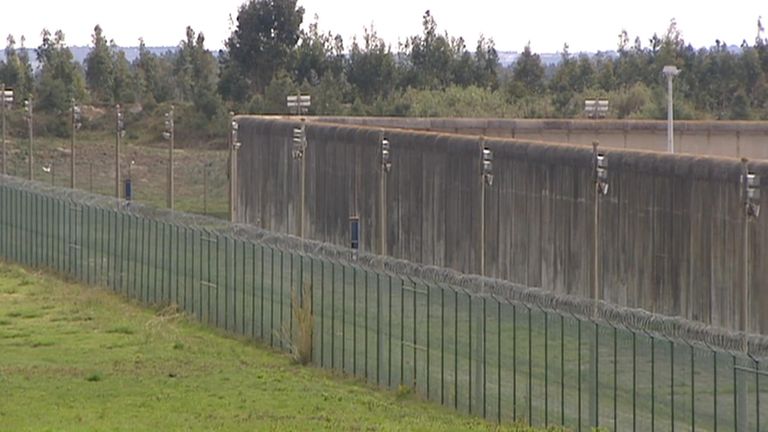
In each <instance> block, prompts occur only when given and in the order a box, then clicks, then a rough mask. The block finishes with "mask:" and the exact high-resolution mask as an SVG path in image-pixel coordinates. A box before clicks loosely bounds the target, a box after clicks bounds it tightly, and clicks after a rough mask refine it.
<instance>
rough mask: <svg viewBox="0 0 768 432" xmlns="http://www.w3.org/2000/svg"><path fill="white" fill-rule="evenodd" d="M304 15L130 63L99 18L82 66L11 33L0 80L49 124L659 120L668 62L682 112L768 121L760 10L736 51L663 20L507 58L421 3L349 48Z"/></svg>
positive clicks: (46, 40) (58, 127)
mask: <svg viewBox="0 0 768 432" xmlns="http://www.w3.org/2000/svg"><path fill="white" fill-rule="evenodd" d="M304 14H305V11H304V8H303V7H301V6H300V5H299V4H298V3H297V0H249V1H248V2H246V3H244V4H243V5H241V6H240V8H239V10H238V12H237V16H236V23H235V27H234V30H233V31H232V33H231V35H230V37H229V38H228V39H227V41H226V42H225V46H224V48H223V49H221V50H219V51H218V52H216V53H214V52H211V51H209V50H208V49H207V48H206V46H205V36H204V35H203V34H202V33H200V32H195V30H194V29H192V28H191V27H187V29H186V32H185V34H184V37H183V38H182V39H181V41H180V43H179V46H178V49H176V50H172V51H168V52H167V53H165V54H162V55H157V54H154V53H152V52H151V51H150V50H148V49H147V47H146V45H145V43H144V41H143V40H140V42H139V55H138V57H137V58H136V59H135V60H133V61H132V62H129V61H128V60H127V59H126V57H125V54H124V52H123V51H122V50H121V49H120V48H118V47H117V46H116V45H115V43H114V41H111V40H109V39H108V38H107V36H106V35H105V33H104V31H103V29H102V28H101V27H100V26H98V25H97V26H96V27H95V28H94V30H93V34H92V47H93V48H92V50H91V51H90V52H89V54H88V56H87V57H86V59H85V61H84V62H83V63H82V64H80V63H79V62H76V61H75V60H74V58H73V55H72V53H71V51H70V50H69V48H68V47H67V45H66V43H65V35H64V33H63V32H61V31H56V32H55V33H51V32H50V31H48V30H43V32H42V43H41V44H40V46H38V47H37V48H36V49H35V50H34V54H35V55H36V58H37V63H38V68H37V69H36V70H33V68H32V66H31V62H30V59H29V55H28V51H27V50H26V49H20V48H17V41H16V40H15V38H14V37H13V36H12V35H10V36H8V38H7V43H6V47H5V61H3V62H0V82H4V83H5V84H6V86H8V87H11V88H13V89H14V90H15V92H16V95H17V96H16V97H17V99H18V100H22V99H26V98H29V97H32V98H33V99H34V101H35V105H36V109H37V111H38V112H42V113H43V114H44V115H45V114H46V113H47V114H49V115H50V123H51V124H52V126H50V130H51V132H52V133H55V134H66V133H67V130H68V129H67V128H66V127H65V123H66V122H65V120H63V119H60V120H56V119H57V118H59V117H61V116H60V115H59V114H61V113H63V112H65V111H67V110H69V108H70V106H71V104H72V101H73V100H74V101H77V102H78V103H81V104H88V105H92V106H97V107H98V106H111V105H113V104H116V103H120V104H127V105H134V106H139V107H141V109H139V110H135V111H136V112H138V113H139V114H137V115H139V116H141V115H142V114H141V113H144V114H143V115H146V113H152V112H154V110H156V109H158V107H164V106H165V105H167V104H170V103H174V104H177V105H179V106H181V107H182V109H183V112H184V113H185V114H184V116H183V117H184V118H185V119H186V121H187V122H188V124H189V126H190V127H191V128H193V129H194V128H197V130H198V132H200V133H203V134H205V133H208V134H215V133H217V132H221V129H222V128H224V127H226V122H225V121H223V119H224V118H225V117H226V116H227V113H228V112H230V111H235V112H248V113H284V112H286V110H287V108H286V107H285V96H286V95H288V94H295V93H296V92H302V93H308V94H311V95H312V103H313V106H312V108H311V113H313V114H319V115H394V116H487V117H495V116H498V117H529V118H544V117H551V118H567V117H576V116H580V115H582V109H583V101H584V99H591V98H606V99H608V100H609V101H610V103H611V112H610V116H612V117H617V118H648V119H654V118H664V117H665V116H666V106H665V98H666V87H665V85H664V83H665V80H664V77H663V76H662V74H661V70H662V68H663V66H665V65H675V66H677V67H678V68H680V69H681V70H682V71H683V72H682V73H681V74H680V75H679V76H678V77H677V78H676V81H675V100H676V105H675V110H676V113H675V115H676V117H677V118H685V119H739V120H748V119H763V120H764V119H768V80H767V78H766V77H767V76H768V39H766V38H765V35H764V28H763V26H762V23H761V21H760V20H759V19H758V21H757V29H756V36H755V39H754V43H751V44H750V43H749V42H747V41H746V40H744V41H742V43H741V44H740V46H739V47H738V49H732V47H731V46H729V45H728V44H727V43H726V42H725V41H721V40H716V41H715V42H714V46H712V47H709V48H700V49H696V48H694V47H693V46H692V45H690V44H688V43H686V42H685V40H684V39H683V36H682V33H681V31H680V30H679V29H678V27H677V24H676V22H675V21H674V20H672V21H671V22H670V24H669V27H668V28H667V29H666V31H665V32H663V33H662V34H661V35H658V34H654V35H653V36H652V37H650V38H649V39H648V40H647V43H645V44H644V43H643V40H642V39H641V38H640V37H636V38H635V39H634V40H633V41H632V42H630V37H629V35H628V34H627V32H626V31H622V32H621V33H620V34H619V36H618V43H617V49H616V51H612V52H599V53H597V54H595V55H591V56H588V55H586V54H571V53H570V52H569V49H568V45H567V44H565V45H564V46H563V49H562V51H561V54H560V61H559V62H558V63H557V64H554V65H546V64H544V63H543V62H542V60H541V57H540V56H539V55H538V54H536V53H535V52H534V51H533V49H532V47H531V45H530V43H529V44H527V45H526V46H525V47H524V48H523V50H522V52H521V53H520V55H519V56H518V58H517V60H516V61H515V62H514V63H513V64H511V65H508V66H505V67H503V66H502V65H501V64H500V62H499V55H498V52H497V50H496V46H495V43H494V41H493V39H492V38H488V37H484V36H481V37H480V38H479V39H478V40H477V42H476V44H474V46H471V47H469V46H467V41H465V40H464V39H463V38H461V37H454V36H451V35H449V34H448V33H447V32H445V31H440V30H439V28H438V25H437V21H436V19H435V17H434V16H433V15H432V14H431V13H430V12H429V11H427V12H425V13H424V15H423V16H422V31H421V33H420V34H417V35H414V36H411V37H409V38H407V39H406V40H405V41H404V42H402V43H400V44H399V45H398V46H397V47H394V48H393V47H392V46H390V45H388V44H386V43H385V41H384V40H383V39H382V38H381V37H380V36H379V35H378V34H377V33H376V30H375V28H373V27H372V26H371V27H369V28H366V29H365V30H364V33H363V35H362V37H360V38H358V37H355V38H353V39H352V41H351V44H349V45H347V44H346V43H345V41H344V39H343V38H342V37H341V36H340V35H338V34H334V33H333V32H331V31H323V30H321V29H320V27H319V24H318V22H317V17H315V21H314V22H312V23H310V24H309V25H308V27H307V29H306V30H303V29H302V28H301V26H302V23H303V22H304V18H305V17H304ZM24 42H25V41H24V38H23V37H22V38H21V48H23V47H24ZM57 122H58V123H57ZM222 125H224V126H222Z"/></svg>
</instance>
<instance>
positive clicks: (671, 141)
mask: <svg viewBox="0 0 768 432" xmlns="http://www.w3.org/2000/svg"><path fill="white" fill-rule="evenodd" d="M662 72H663V73H664V76H666V77H667V151H668V152H669V153H674V152H675V126H674V109H673V108H674V106H673V103H672V79H673V78H674V77H676V76H677V74H679V73H680V69H678V68H677V67H675V66H664V69H662Z"/></svg>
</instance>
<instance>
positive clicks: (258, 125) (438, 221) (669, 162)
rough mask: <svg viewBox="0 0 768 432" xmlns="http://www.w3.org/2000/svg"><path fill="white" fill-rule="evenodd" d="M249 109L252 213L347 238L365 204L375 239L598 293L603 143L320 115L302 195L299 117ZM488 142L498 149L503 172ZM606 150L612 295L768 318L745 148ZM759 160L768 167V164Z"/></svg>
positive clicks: (712, 318) (605, 277) (761, 226)
mask: <svg viewBox="0 0 768 432" xmlns="http://www.w3.org/2000/svg"><path fill="white" fill-rule="evenodd" d="M238 120H239V123H240V138H241V141H242V143H243V145H242V147H241V149H240V150H239V151H238V156H237V173H238V174H237V182H238V187H237V202H236V209H237V210H236V217H237V219H238V221H241V222H246V223H249V224H254V225H257V226H259V227H262V228H265V229H268V230H273V231H277V232H281V233H288V234H294V235H299V234H300V233H301V232H302V229H303V235H304V237H306V238H310V239H314V240H319V241H323V242H330V243H334V244H339V245H347V246H348V245H349V243H350V241H351V239H350V229H349V220H350V217H352V216H357V217H359V220H360V225H361V243H360V248H361V249H362V250H365V251H371V252H375V253H386V254H389V255H392V256H394V257H397V258H402V259H406V260H410V261H414V262H418V263H423V264H427V265H434V266H440V267H448V268H452V269H456V270H459V271H462V272H467V273H475V274H485V275H487V276H490V277H495V278H501V279H506V280H509V281H512V282H515V283H520V284H524V285H527V286H532V287H541V288H543V289H546V290H550V291H554V292H557V293H564V294H572V295H579V296H584V297H587V298H591V297H592V295H593V294H592V287H593V284H592V276H591V275H592V268H593V263H594V261H593V258H592V257H593V240H594V234H595V218H594V214H595V213H594V208H595V199H596V193H595V186H594V177H593V171H594V168H593V153H592V149H591V148H585V147H579V146H565V145H554V144H544V143H540V142H530V141H525V140H512V139H495V138H487V139H484V140H483V139H481V138H478V137H470V136H460V135H449V134H436V133H426V132H417V131H408V130H401V129H387V130H383V129H375V128H366V127H357V126H345V125H334V124H323V123H313V122H307V123H306V139H307V149H306V153H305V155H304V159H303V163H304V164H305V165H304V170H305V171H304V200H303V204H302V200H301V196H302V188H301V187H300V183H299V179H300V178H301V170H302V168H301V166H302V161H301V160H295V159H293V158H292V155H291V150H292V134H293V129H294V127H295V126H298V125H299V123H298V122H295V121H288V120H279V119H267V118H258V117H239V118H238ZM382 135H385V136H386V138H387V139H388V140H389V142H390V143H391V144H390V145H391V161H392V167H391V171H390V172H388V173H383V172H382V169H381V163H380V152H381V149H380V142H381V137H382ZM483 147H487V148H489V149H490V150H491V151H492V152H493V156H494V160H493V173H494V180H493V184H492V185H490V186H483V181H482V173H481V170H482V169H481V150H482V148H483ZM601 151H604V152H605V154H606V157H607V159H608V162H609V184H610V187H609V191H608V194H607V195H605V196H603V197H601V198H599V220H600V222H599V225H598V229H597V238H598V242H599V255H598V258H599V259H598V262H599V273H598V275H599V287H600V291H599V297H600V298H601V299H604V300H606V301H609V302H612V303H615V304H618V305H622V306H628V307H635V308H642V309H645V310H648V311H650V312H655V313H661V314H665V315H675V316H680V317H684V318H687V319H692V320H696V321H701V322H705V323H709V324H712V325H714V326H718V327H723V328H727V329H733V330H738V329H741V326H742V323H741V321H740V320H741V319H742V313H741V312H740V311H741V310H742V306H743V302H744V301H747V304H748V306H749V308H750V314H749V316H750V317H751V319H750V328H749V330H750V331H751V332H762V333H766V332H768V314H764V313H763V311H765V310H768V309H766V308H767V307H768V288H767V287H768V272H766V271H765V269H764V267H765V263H766V255H765V253H766V251H765V248H766V245H768V227H767V226H766V223H767V222H766V216H765V215H763V216H761V217H759V218H757V219H751V220H750V221H749V222H748V225H747V227H748V238H747V239H745V237H744V227H745V220H746V217H745V211H744V200H743V197H742V192H741V191H742V188H741V186H740V180H741V163H740V161H739V160H736V159H717V158H708V157H695V156H686V155H667V154H659V153H647V152H639V151H631V150H622V149H602V150H601ZM749 169H750V170H751V171H753V172H756V173H757V174H758V175H760V176H762V177H763V178H765V176H766V175H768V164H766V163H750V164H749ZM382 176H383V183H382ZM302 205H303V214H304V216H303V224H304V227H303V228H302V227H301V223H302V222H301V214H302ZM745 241H747V243H746V245H747V247H748V250H749V262H748V265H749V268H748V271H747V272H746V274H747V275H748V290H749V294H748V298H747V299H745V298H744V297H743V295H742V294H743V292H744V287H745V267H744V265H745V254H744V250H745Z"/></svg>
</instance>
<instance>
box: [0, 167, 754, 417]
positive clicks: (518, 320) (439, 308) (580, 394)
mask: <svg viewBox="0 0 768 432" xmlns="http://www.w3.org/2000/svg"><path fill="white" fill-rule="evenodd" d="M324 248H325V249H324ZM330 248H331V247H330V246H322V245H319V244H315V243H312V242H304V241H300V240H298V239H295V238H287V237H286V238H280V237H279V236H276V235H271V234H269V233H264V232H260V231H258V230H256V229H255V228H249V227H244V226H235V225H229V224H226V223H225V222H222V221H218V220H214V219H206V218H202V217H196V216H191V215H185V214H182V213H173V212H168V211H162V210H153V209H149V208H144V207H141V206H137V205H134V204H132V203H126V202H119V201H114V200H111V199H108V198H105V197H99V196H95V195H89V194H86V193H82V192H75V191H70V190H65V189H57V188H53V187H49V186H44V185H42V184H40V183H30V182H26V181H22V180H18V179H13V178H11V177H2V176H0V255H1V256H2V257H4V259H6V260H10V261H15V262H18V263H21V264H23V265H26V266H30V267H40V268H47V269H52V270H55V271H57V272H61V273H63V274H66V275H68V276H69V277H72V278H74V279H77V280H79V281H82V282H84V283H87V284H91V285H98V286H101V287H105V288H106V289H109V290H112V291H114V292H116V293H120V294H121V295H123V296H125V297H127V298H131V299H136V300H139V301H141V302H143V303H146V304H152V305H163V304H173V305H177V306H178V307H179V308H180V309H183V310H184V311H186V312H187V313H188V314H189V315H191V316H193V317H195V318H196V319H197V320H199V321H201V322H203V323H206V324H208V325H211V326H215V327H217V328H220V329H223V330H226V331H228V332H231V333H235V334H239V335H243V336H246V337H248V338H250V339H253V340H258V341H261V342H263V343H265V344H268V345H269V346H271V347H275V348H280V349H288V348H289V346H290V344H291V343H292V338H293V336H294V335H295V331H296V329H295V328H294V327H295V322H294V321H295V320H294V319H293V318H292V317H293V310H292V308H293V303H292V301H291V299H292V293H294V292H297V291H299V287H302V286H310V287H311V293H312V294H311V297H312V298H311V302H312V309H313V314H314V320H315V323H314V332H313V338H314V343H313V355H312V360H313V362H314V363H315V364H316V365H318V366H320V367H324V368H330V369H335V370H338V371H343V372H345V373H347V374H349V375H354V376H356V377H359V378H361V379H363V380H365V381H366V382H368V383H371V384H376V385H379V386H381V387H385V388H400V387H401V386H405V387H408V388H412V389H413V390H414V391H415V392H417V393H418V394H419V395H421V396H423V397H425V398H428V399H430V400H433V401H435V402H437V403H440V404H442V405H445V406H447V407H451V408H453V409H455V410H457V411H460V412H464V413H468V414H472V415H477V416H481V417H484V418H486V419H489V420H492V421H499V422H509V421H513V420H518V421H523V422H526V423H529V424H531V425H536V426H551V425H563V426H565V427H567V428H571V429H574V430H589V429H590V428H591V427H593V426H599V427H602V428H606V429H609V430H637V431H649V430H694V429H696V430H708V431H728V430H731V431H733V430H739V431H742V430H744V431H761V430H768V426H766V425H768V412H766V403H765V400H766V397H767V396H768V394H766V390H767V387H768V385H767V384H766V383H764V382H763V381H764V380H765V375H766V374H768V368H766V365H765V363H766V362H765V358H766V356H765V353H766V350H765V347H766V346H768V344H766V343H765V339H763V338H760V337H752V338H751V339H750V338H745V337H743V336H742V335H727V334H718V333H717V332H716V331H715V330H707V329H702V328H692V329H688V330H687V333H686V332H685V331H683V330H680V329H681V328H682V329H684V326H683V325H682V324H679V323H678V322H676V321H670V322H672V324H669V322H668V321H664V319H663V318H660V317H655V316H652V315H648V314H645V315H643V314H640V313H639V312H627V311H622V310H618V309H611V308H610V307H609V306H606V305H603V306H602V308H603V309H601V312H600V313H599V314H595V315H590V314H589V313H584V312H585V311H588V310H592V309H590V308H591V307H593V306H594V305H593V304H591V303H589V304H587V305H588V306H589V307H582V306H584V305H581V306H579V307H581V309H579V307H574V306H573V304H577V303H578V302H577V301H576V300H573V299H564V300H563V299H560V300H558V299H554V298H551V296H549V295H548V294H546V293H540V292H535V291H530V290H528V291H526V290H525V289H519V288H517V287H514V286H509V285H508V284H506V285H505V284H504V283H503V282H499V281H490V280H483V279H481V278H477V277H469V276H461V275H454V276H453V279H451V278H447V277H444V276H440V277H438V275H440V274H442V273H441V272H442V271H443V270H440V269H429V268H424V267H418V266H416V265H414V264H406V263H399V262H397V261H396V260H391V259H386V258H372V257H370V256H365V255H362V254H361V255H354V254H353V253H352V252H351V251H349V250H343V249H340V248H339V249H338V250H335V249H334V250H331V249H330ZM329 251H330V252H329ZM377 260H378V261H377ZM398 266H400V267H398ZM401 269H402V271H401ZM414 269H416V270H414ZM417 270H418V271H417ZM429 275H434V277H431V276H429ZM473 287H474V288H473ZM502 288H503V289H502ZM548 296H549V297H548ZM305 301H306V299H305ZM569 302H570V303H569ZM585 304H586V303H585ZM568 305H571V306H568ZM577 306H578V304H577ZM580 311H581V312H580ZM633 314H634V315H633ZM638 316H640V317H641V318H642V320H640V319H638V318H637V317H638ZM627 317H634V318H632V319H630V318H627ZM659 323H661V324H659ZM641 324H642V325H641ZM675 329H676V330H675ZM681 336H683V337H681ZM745 342H746V343H748V344H749V350H748V351H747V352H748V353H745V352H744V351H740V352H739V351H737V350H733V349H732V348H733V347H735V346H738V344H743V343H745ZM729 349H730V350H729Z"/></svg>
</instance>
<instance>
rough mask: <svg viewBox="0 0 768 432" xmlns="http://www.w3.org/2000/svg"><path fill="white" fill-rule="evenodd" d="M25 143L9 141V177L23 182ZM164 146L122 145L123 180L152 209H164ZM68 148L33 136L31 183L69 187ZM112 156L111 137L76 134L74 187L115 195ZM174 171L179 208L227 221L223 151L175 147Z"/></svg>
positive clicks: (61, 141)
mask: <svg viewBox="0 0 768 432" xmlns="http://www.w3.org/2000/svg"><path fill="white" fill-rule="evenodd" d="M27 145H28V144H27V141H25V140H24V139H22V138H19V137H11V139H9V141H8V153H9V154H8V174H10V175H13V176H17V177H21V178H27V176H28V175H29V166H28V159H27ZM167 145H168V144H167V142H162V141H161V142H156V143H154V144H145V145H138V144H136V143H135V142H134V141H132V140H125V141H124V142H123V143H122V144H121V148H122V150H121V168H120V169H121V178H122V179H123V180H125V179H126V178H128V177H130V178H131V179H132V180H133V198H134V200H135V201H138V202H141V203H144V204H149V205H152V206H156V207H165V206H166V193H167V184H168V182H167V179H168V174H167V173H168V150H167ZM69 148H70V141H69V140H67V139H60V138H51V137H39V138H37V139H36V140H35V150H34V152H35V158H34V165H35V166H34V169H33V175H34V177H35V179H36V180H39V181H41V182H44V183H47V184H54V185H56V186H64V187H69V185H70V179H71V174H70V173H71V171H70V170H71V165H70V164H71V158H70V151H69ZM114 152H115V142H114V136H112V135H109V134H104V133H101V134H98V133H90V132H89V133H83V134H79V135H78V137H77V147H76V153H77V158H76V159H77V160H76V162H77V163H76V167H75V173H76V182H75V183H76V188H77V189H82V190H86V191H90V192H94V193H97V194H102V195H107V196H114V194H115V177H114V176H115V153H114ZM0 157H1V156H0ZM174 167H175V175H174V178H175V188H174V189H175V194H176V197H175V205H176V209H177V210H181V211H184V212H190V213H200V214H202V213H207V214H209V215H212V216H216V217H220V218H226V217H227V214H228V213H227V212H228V195H227V194H228V192H227V190H228V189H227V187H228V182H229V179H228V177H227V169H228V167H227V152H226V151H223V150H210V149H205V148H197V147H192V148H183V147H179V148H177V149H176V151H175V152H174ZM44 168H45V171H44ZM121 188H122V186H121ZM122 193H123V192H122V189H121V194H122ZM204 197H205V198H204Z"/></svg>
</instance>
